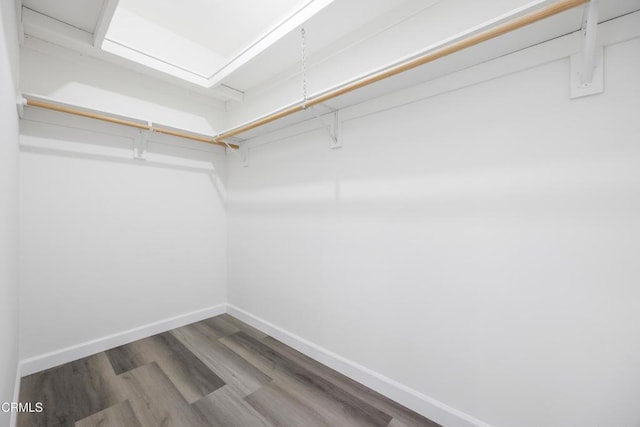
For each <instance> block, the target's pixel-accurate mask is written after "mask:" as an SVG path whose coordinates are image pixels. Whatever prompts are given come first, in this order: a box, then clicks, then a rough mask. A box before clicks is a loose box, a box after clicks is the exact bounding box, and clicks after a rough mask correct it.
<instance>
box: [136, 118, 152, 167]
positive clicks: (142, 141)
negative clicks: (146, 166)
mask: <svg viewBox="0 0 640 427" xmlns="http://www.w3.org/2000/svg"><path fill="white" fill-rule="evenodd" d="M147 125H148V126H149V129H138V134H137V135H136V136H135V137H134V138H133V159H134V160H147V147H148V145H149V142H148V141H149V135H150V134H151V132H152V129H153V128H152V124H151V122H147Z"/></svg>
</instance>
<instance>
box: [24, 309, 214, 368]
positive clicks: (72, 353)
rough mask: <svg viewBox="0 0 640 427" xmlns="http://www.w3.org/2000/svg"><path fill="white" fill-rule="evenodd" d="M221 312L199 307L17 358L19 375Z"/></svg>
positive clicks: (50, 366)
mask: <svg viewBox="0 0 640 427" xmlns="http://www.w3.org/2000/svg"><path fill="white" fill-rule="evenodd" d="M225 312H226V305H225V304H220V305H216V306H213V307H209V308H205V309H202V310H196V311H192V312H191V313H187V314H181V315H179V316H175V317H171V318H169V319H164V320H160V321H158V322H154V323H150V324H148V325H144V326H139V327H137V328H133V329H129V330H128V331H123V332H119V333H116V334H112V335H107V336H105V337H102V338H98V339H95V340H91V341H87V342H84V343H81V344H76V345H73V346H71V347H67V348H63V349H60V350H56V351H52V352H50V353H46V354H43V355H40V356H35V357H30V358H28V359H25V360H22V361H20V367H19V370H20V371H21V374H22V376H25V375H31V374H33V373H36V372H40V371H44V370H45V369H49V368H53V367H54V366H58V365H62V364H64V363H68V362H73V361H74V360H78V359H81V358H83V357H87V356H90V355H92V354H96V353H100V352H101V351H105V350H109V349H111V348H114V347H118V346H121V345H124V344H127V343H130V342H132V341H136V340H139V339H142V338H146V337H150V336H152V335H155V334H159V333H162V332H166V331H169V330H171V329H174V328H179V327H180V326H184V325H188V324H189V323H193V322H198V321H200V320H203V319H207V318H209V317H213V316H218V315H220V314H223V313H225Z"/></svg>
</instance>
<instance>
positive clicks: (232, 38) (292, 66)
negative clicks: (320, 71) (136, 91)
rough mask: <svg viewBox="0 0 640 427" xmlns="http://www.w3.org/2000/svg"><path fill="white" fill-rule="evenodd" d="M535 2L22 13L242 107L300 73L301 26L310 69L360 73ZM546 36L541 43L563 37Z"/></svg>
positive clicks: (287, 0)
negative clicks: (339, 66)
mask: <svg viewBox="0 0 640 427" xmlns="http://www.w3.org/2000/svg"><path fill="white" fill-rule="evenodd" d="M530 1H531V0H492V1H490V2H477V1H474V0H269V1H265V0H236V1H233V2H229V1H222V0H180V1H178V0H22V5H23V6H24V8H26V9H29V13H23V23H24V29H25V32H26V33H28V34H30V35H31V36H33V37H36V38H41V39H43V40H46V41H48V42H51V43H54V44H59V45H61V46H64V47H66V48H70V49H73V50H76V51H79V52H81V53H82V54H87V55H91V56H95V57H98V58H100V59H103V60H106V61H110V62H113V63H116V64H119V65H121V66H125V67H127V68H131V69H134V70H136V71H140V72H143V73H145V74H148V75H150V76H154V77H156V78H160V79H163V80H165V81H170V82H172V83H174V84H176V85H179V86H182V87H185V88H189V89H190V90H193V91H197V92H199V93H204V94H206V95H209V96H212V97H214V98H218V99H223V100H228V99H233V100H240V99H242V92H246V91H254V90H256V88H258V87H266V86H268V85H270V84H272V83H273V82H274V81H277V80H278V79H286V78H288V77H291V76H292V75H296V74H297V73H299V71H300V68H301V37H300V28H301V27H302V26H304V28H305V29H306V34H307V43H306V45H307V46H306V54H307V57H308V58H309V63H310V65H311V66H315V65H318V64H321V63H322V62H323V61H327V60H330V59H331V58H334V59H335V58H340V60H341V61H343V62H344V64H345V68H348V69H349V72H351V71H353V72H354V73H355V74H354V75H356V74H360V73H362V72H366V71H370V70H371V69H373V68H376V67H380V66H381V65H384V64H385V63H388V62H390V61H394V60H397V59H399V58H401V57H403V56H406V55H410V54H412V53H415V52H416V51H419V50H420V49H421V48H423V47H425V46H427V45H429V44H431V43H435V42H437V41H439V40H442V39H444V38H446V37H449V36H452V35H454V34H456V33H457V32H460V31H463V30H465V29H467V28H470V27H472V26H474V25H478V24H480V23H482V22H484V21H486V20H488V19H492V18H494V17H496V16H497V15H499V14H501V13H507V12H509V11H511V10H513V9H515V8H517V7H520V6H522V5H523V4H526V3H528V2H530ZM638 8H640V0H601V1H600V9H601V13H600V17H601V20H606V19H611V18H613V17H616V16H619V15H622V14H624V13H629V12H632V11H634V10H637V9H638ZM462 11H464V12H462ZM296 12H297V13H296ZM287 17H288V18H289V19H287ZM25 20H28V21H29V22H26V21H25ZM572 22H573V21H572ZM425 23H426V24H425ZM109 24H111V25H110V26H109ZM570 26H571V28H569V27H567V28H564V27H562V25H560V26H558V28H559V30H558V31H559V32H558V34H560V33H562V30H563V29H564V30H565V31H574V30H576V29H577V28H573V27H574V26H575V25H573V24H571V25H570ZM560 27H562V28H560ZM107 28H108V31H107ZM541 28H543V27H541ZM541 31H547V30H541ZM554 31H555V30H554ZM105 33H106V34H105ZM547 33H548V34H547ZM547 33H545V34H541V35H540V37H537V38H536V40H537V39H539V41H543V40H545V37H546V36H549V37H552V36H556V35H557V34H556V32H553V31H551V32H549V31H547ZM551 34H553V35H551ZM103 36H104V37H106V38H105V39H104V41H103V40H102V37H103ZM372 41H373V42H372ZM363 43H364V44H367V43H368V45H370V46H371V47H370V48H367V49H368V50H366V49H365V51H364V52H365V53H366V55H364V56H361V57H357V58H356V57H352V56H350V55H349V52H350V50H351V49H352V48H353V47H354V46H357V45H359V44H363ZM345 52H346V54H345ZM350 77H352V76H350ZM234 89H235V90H234Z"/></svg>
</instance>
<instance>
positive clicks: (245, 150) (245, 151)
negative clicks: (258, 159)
mask: <svg viewBox="0 0 640 427" xmlns="http://www.w3.org/2000/svg"><path fill="white" fill-rule="evenodd" d="M238 153H239V154H240V161H241V162H242V167H245V168H247V167H249V147H248V146H247V144H243V145H241V146H240V148H239V149H238Z"/></svg>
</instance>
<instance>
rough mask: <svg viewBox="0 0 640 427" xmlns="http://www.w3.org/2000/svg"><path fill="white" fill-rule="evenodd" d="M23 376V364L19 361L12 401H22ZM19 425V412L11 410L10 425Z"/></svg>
mask: <svg viewBox="0 0 640 427" xmlns="http://www.w3.org/2000/svg"><path fill="white" fill-rule="evenodd" d="M21 378H22V364H21V363H18V365H17V366H16V382H15V384H14V385H13V400H12V402H19V401H20V379H21ZM16 425H18V413H17V412H15V411H11V417H10V418H9V426H10V427H16Z"/></svg>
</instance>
